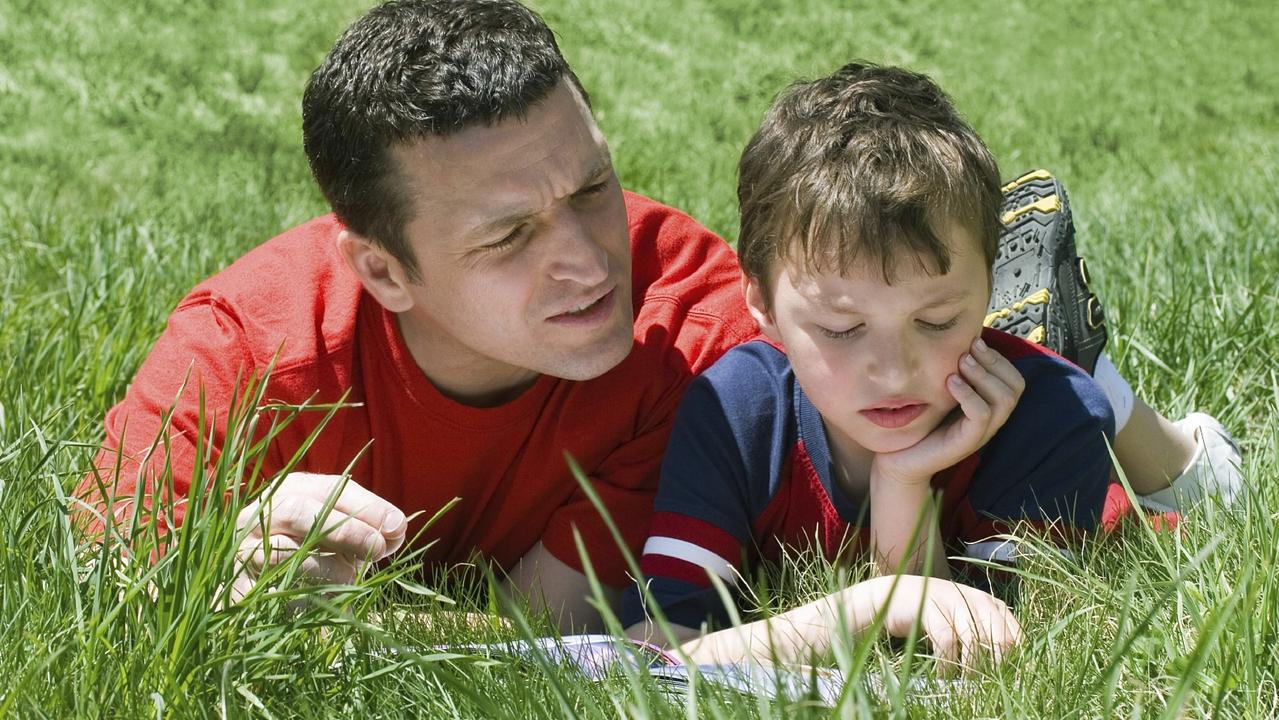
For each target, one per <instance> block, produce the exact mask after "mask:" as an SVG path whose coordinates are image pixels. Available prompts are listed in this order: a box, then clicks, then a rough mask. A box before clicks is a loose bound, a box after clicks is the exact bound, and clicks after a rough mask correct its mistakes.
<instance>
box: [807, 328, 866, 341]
mask: <svg viewBox="0 0 1279 720" xmlns="http://www.w3.org/2000/svg"><path fill="white" fill-rule="evenodd" d="M863 327H865V326H864V325H856V326H854V327H850V328H848V329H847V330H831V329H830V328H827V327H822V326H821V325H818V326H817V331H818V332H820V333H821V334H822V335H825V336H826V337H828V338H830V339H831V340H847V339H849V338H852V337H856V336H857V335H859V334H861V331H862V328H863Z"/></svg>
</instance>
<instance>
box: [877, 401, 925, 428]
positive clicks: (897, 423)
mask: <svg viewBox="0 0 1279 720" xmlns="http://www.w3.org/2000/svg"><path fill="white" fill-rule="evenodd" d="M927 407H928V406H927V405H925V404H924V403H904V404H900V405H898V404H896V403H894V404H892V405H883V406H880V407H873V408H866V409H865V410H862V411H861V415H862V417H864V418H866V419H867V420H869V421H871V422H873V423H875V424H876V425H878V426H880V427H882V428H889V429H892V428H899V427H905V426H906V425H909V424H911V423H912V422H914V421H915V418H918V417H919V416H920V415H922V414H923V412H924V410H925V409H926V408H927Z"/></svg>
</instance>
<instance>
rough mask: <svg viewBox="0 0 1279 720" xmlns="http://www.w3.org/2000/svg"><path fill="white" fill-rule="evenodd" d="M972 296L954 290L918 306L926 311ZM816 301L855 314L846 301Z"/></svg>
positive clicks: (967, 291) (826, 307)
mask: <svg viewBox="0 0 1279 720" xmlns="http://www.w3.org/2000/svg"><path fill="white" fill-rule="evenodd" d="M972 294H973V293H972V291H971V290H968V289H964V290H956V291H954V292H949V293H946V294H945V295H941V296H938V297H936V298H934V299H932V300H930V301H928V302H927V303H926V304H924V305H920V306H919V309H920V310H927V309H929V308H935V307H941V306H942V305H952V304H954V303H957V302H960V301H963V300H967V299H968V298H969V297H970V296H971V295H972ZM816 300H817V304H818V305H820V306H822V307H823V308H825V309H827V310H830V311H833V312H836V313H844V314H848V315H851V314H853V313H856V312H857V306H856V305H854V304H853V303H852V302H849V301H847V300H845V301H840V300H831V299H829V298H825V297H818V298H816Z"/></svg>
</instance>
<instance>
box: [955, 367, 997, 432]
mask: <svg viewBox="0 0 1279 720" xmlns="http://www.w3.org/2000/svg"><path fill="white" fill-rule="evenodd" d="M946 386H947V387H948V388H949V389H950V394H951V396H952V397H954V398H955V401H956V402H958V403H959V408H960V410H962V411H963V413H964V417H965V418H967V419H969V420H971V421H972V422H973V423H974V424H975V425H976V426H977V432H978V434H984V432H985V429H986V426H987V425H988V424H989V423H990V418H991V408H990V404H989V403H988V402H986V399H985V398H983V397H982V396H981V393H979V392H977V390H976V389H975V388H973V386H972V385H970V384H969V383H968V382H967V381H966V380H965V379H964V378H962V377H960V376H959V375H951V376H950V377H949V378H947V379H946Z"/></svg>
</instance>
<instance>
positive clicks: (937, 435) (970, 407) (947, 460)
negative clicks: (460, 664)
mask: <svg viewBox="0 0 1279 720" xmlns="http://www.w3.org/2000/svg"><path fill="white" fill-rule="evenodd" d="M946 388H947V389H948V390H949V391H950V394H951V397H953V398H955V401H956V402H958V403H959V407H958V408H956V410H955V412H953V413H952V414H951V418H949V419H947V420H946V421H945V422H943V423H942V424H941V425H939V426H937V428H935V429H934V430H933V431H932V432H931V433H929V434H928V435H926V436H925V437H924V439H923V440H920V441H919V442H917V443H915V444H914V445H912V446H910V447H908V448H905V449H902V450H898V451H897V452H891V453H883V454H880V455H876V456H875V459H874V461H873V463H872V466H871V478H872V479H873V478H875V477H876V476H878V477H880V478H883V479H884V480H888V481H891V482H896V483H901V484H909V483H923V482H928V480H929V478H931V477H932V476H933V475H934V474H935V473H937V472H940V471H942V470H945V469H946V468H948V467H950V466H951V465H954V464H955V463H957V462H959V461H960V460H963V459H964V458H966V457H968V456H969V455H971V454H973V453H974V452H976V451H977V449H978V448H980V447H981V446H982V445H985V444H986V442H987V441H989V440H990V438H992V437H993V436H994V435H995V433H996V432H998V431H999V428H1001V427H1003V425H1004V423H1005V422H1007V421H1008V416H1009V415H1011V414H1012V412H1013V408H1015V407H1017V400H1018V399H1020V398H1021V394H1022V391H1024V390H1025V389H1026V380H1025V379H1024V378H1023V377H1022V376H1021V373H1020V372H1018V371H1017V368H1015V367H1013V364H1012V363H1010V362H1008V360H1007V359H1006V358H1004V356H1003V355H1000V354H999V353H998V352H996V351H994V350H992V349H990V348H989V347H988V346H987V345H986V343H985V342H983V341H982V339H981V338H977V339H976V340H974V341H973V344H972V345H971V346H970V350H969V352H966V353H964V354H963V355H962V356H961V357H960V358H959V372H958V373H957V374H954V375H951V376H950V377H948V378H947V379H946Z"/></svg>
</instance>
